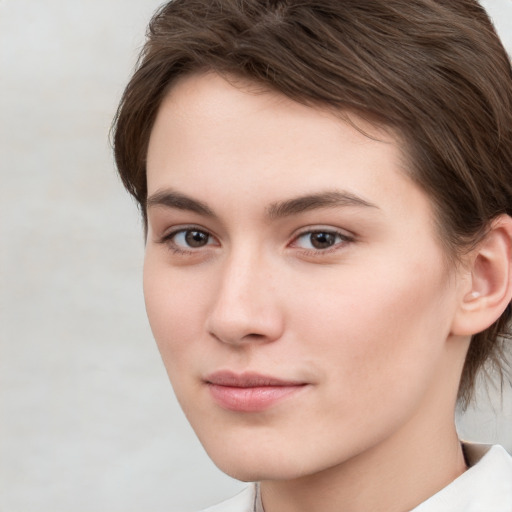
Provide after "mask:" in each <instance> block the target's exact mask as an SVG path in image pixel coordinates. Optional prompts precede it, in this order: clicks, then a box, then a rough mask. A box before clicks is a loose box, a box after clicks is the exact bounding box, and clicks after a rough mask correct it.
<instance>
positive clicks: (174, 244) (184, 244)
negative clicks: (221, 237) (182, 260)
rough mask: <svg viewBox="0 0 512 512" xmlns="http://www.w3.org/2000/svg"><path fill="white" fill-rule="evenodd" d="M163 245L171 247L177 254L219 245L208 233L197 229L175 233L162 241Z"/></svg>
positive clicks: (186, 229) (181, 230)
mask: <svg viewBox="0 0 512 512" xmlns="http://www.w3.org/2000/svg"><path fill="white" fill-rule="evenodd" d="M162 243H165V244H168V245H170V247H171V248H172V249H173V250H174V251H176V252H187V251H190V250H194V249H201V248H202V247H206V246H208V245H217V241H216V240H215V238H214V237H213V236H212V235H211V234H210V233H208V231H204V230H202V229H197V228H183V229H179V230H176V231H173V232H172V233H169V234H168V235H166V236H165V237H164V238H163V239H162Z"/></svg>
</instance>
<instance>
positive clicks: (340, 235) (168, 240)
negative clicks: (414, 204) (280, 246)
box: [158, 226, 355, 256]
mask: <svg viewBox="0 0 512 512" xmlns="http://www.w3.org/2000/svg"><path fill="white" fill-rule="evenodd" d="M187 232H197V233H201V234H203V235H206V236H207V237H208V238H209V239H215V236H214V235H212V234H211V233H210V232H209V231H208V230H206V229H203V228H201V227H199V226H185V227H180V228H178V229H175V230H173V231H171V232H170V233H167V234H165V235H164V236H163V237H162V238H161V239H160V240H158V243H161V244H163V245H166V246H167V247H168V248H169V249H170V250H171V251H172V252H173V253H174V254H178V255H183V256H186V255H194V254H197V253H198V252H199V251H200V250H201V249H204V248H205V247H208V246H210V245H212V244H210V243H207V244H205V245H203V246H200V247H197V248H193V247H191V248H189V249H186V248H184V247H183V246H180V245H178V244H177V243H176V242H175V237H176V236H177V235H179V234H181V233H183V234H186V233H187ZM315 234H317V235H318V234H322V235H328V236H334V237H335V238H337V239H339V241H338V242H336V243H333V245H331V246H328V247H326V248H324V249H318V248H316V249H315V248H312V249H305V248H302V249H301V248H300V247H297V241H298V240H300V239H301V238H303V237H306V236H308V235H309V236H312V235H315ZM354 240H355V237H354V236H351V235H347V234H346V233H345V232H341V231H338V230H336V229H328V228H326V229H321V228H316V229H311V228H310V229H305V230H303V231H301V232H300V233H298V234H297V235H296V236H294V237H293V239H292V241H291V242H290V243H289V244H288V247H297V248H299V249H301V252H302V253H303V254H304V255H306V256H323V255H327V254H331V253H333V252H336V251H338V250H339V249H340V246H344V245H346V244H347V243H351V242H353V241H354Z"/></svg>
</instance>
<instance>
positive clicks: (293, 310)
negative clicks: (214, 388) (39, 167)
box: [144, 73, 469, 512]
mask: <svg viewBox="0 0 512 512" xmlns="http://www.w3.org/2000/svg"><path fill="white" fill-rule="evenodd" d="M351 117H352V119H353V120H354V121H355V122H356V123H357V125H358V126H360V127H361V128H363V130H365V131H366V132H367V133H368V132H369V133H371V134H372V136H373V137H372V138H369V137H367V136H365V135H363V134H362V133H360V132H359V131H357V130H356V129H354V128H353V127H352V126H350V125H349V124H347V123H346V122H344V121H342V120H340V118H339V116H336V115H335V114H333V113H330V112H328V111H326V110H322V109H319V108H310V107H307V106H304V105H300V104H298V103H295V102H293V101H291V100H289V99H287V98H285V97H283V96H282V95H279V94H277V93H273V92H262V91H257V90H256V89H255V87H253V86H251V84H248V83H245V82H243V81H237V82H236V84H233V83H229V82H228V81H226V80H225V79H223V78H221V77H219V76H218V75H215V74H212V73H210V74H197V75H191V76H188V77H185V78H182V79H181V80H180V81H179V82H178V83H177V84H176V85H175V86H174V87H173V89H172V90H171V91H170V93H169V94H168V96H167V97H166V99H165V100H164V102H163V104H162V106H161V108H160V111H159V114H158V117H157V120H156V123H155V125H154V128H153V131H152V134H151V139H150V144H149V150H148V162H147V180H148V196H149V202H148V205H149V206H148V221H149V227H148V238H147V248H146V257H145V266H144V293H145V299H146V307H147V312H148V316H149V320H150V324H151V327H152V330H153V333H154V336H155V339H156V341H157V344H158V347H159V350H160V352H161V354H162V357H163V360H164V363H165V366H166V368H167V371H168V374H169V377H170V379H171V382H172V384H173V387H174V390H175V392H176V395H177V397H178V400H179V401H180V403H181V405H182V407H183V410H184V412H185V414H186V415H187V417H188V419H189V421H190V423H191V425H192V427H193V428H194V429H195V431H196V433H197V435H198V437H199V439H200V440H201V442H202V443H203V445H204V447H205V449H206V450H207V452H208V453H209V455H210V456H211V457H212V459H213V460H214V462H215V463H216V464H217V465H218V466H219V468H221V469H222V470H223V471H225V472H226V473H228V474H230V475H232V476H234V477H235V478H239V479H241V480H247V481H261V482H262V483H261V489H262V497H263V503H264V507H265V511H266V512H278V511H279V512H289V511H290V512H291V511H302V510H304V511H306V510H309V511H310V510H316V511H325V512H329V511H331V510H332V511H334V510H337V511H339V510H344V511H349V512H359V511H361V512H362V511H367V510H386V511H387V512H393V511H397V512H398V511H405V510H410V509H412V508H413V507H415V506H416V505H418V504H419V503H421V502H423V501H424V500H425V499H427V498H428V497H429V496H431V495H432V494H434V493H435V492H437V491H438V490H440V489H441V488H443V487H444V486H446V485H447V484H448V483H450V482H451V481H452V480H454V479H455V478H456V477H457V476H459V475H460V474H461V473H462V472H463V471H464V470H465V465H464V459H463V455H462V452H461V448H460V444H459V442H458V439H457V435H456V431H455V426H454V420H453V415H454V408H455V402H456V394H457V388H458V382H459V378H460V374H461V371H462V366H463V361H464V357H465V354H466V351H467V348H468V343H469V335H458V334H457V333H455V332H454V330H453V324H454V319H455V318H456V317H457V312H458V310H459V307H460V304H461V302H462V301H463V298H464V297H465V296H466V294H467V293H468V289H469V288H468V286H469V284H468V281H469V277H468V273H467V272H465V271H464V270H463V267H460V268H453V267H452V266H451V265H450V264H449V263H448V260H447V258H446V254H445V253H444V250H443V248H442V244H441V243H440V241H439V237H438V235H437V233H436V228H435V223H434V217H433V211H432V207H431V204H430V201H429V199H428V197H427V196H426V195H425V193H424V192H423V191H422V190H420V189H419V188H418V187H417V186H416V185H415V184H414V183H413V182H412V181H411V179H409V178H408V176H407V174H406V161H407V159H406V158H405V156H404V153H403V151H402V148H401V145H400V141H399V140H398V138H397V137H396V136H394V135H393V134H392V133H389V131H385V130H383V129H379V128H376V127H375V126H370V125H368V124H366V123H365V122H364V121H363V120H361V119H358V118H357V117H356V116H351ZM326 193H327V194H328V195H327V196H326ZM335 194H338V195H335ZM311 195H320V196H322V200H323V202H322V201H319V200H318V198H317V200H316V203H315V201H312V200H309V202H308V201H302V202H297V201H295V202H293V203H292V202H291V201H292V200H294V199H296V198H301V197H304V196H311ZM326 197H327V198H328V199H326ZM327 203H329V204H327ZM305 205H307V206H305ZM187 230H188V231H187ZM198 232H199V233H198ZM312 232H315V233H320V234H317V235H312V234H311V233H312ZM194 234H195V238H194ZM319 240H320V241H321V242H326V240H327V242H328V243H324V245H321V244H320V245H321V247H320V246H319V244H318V241H319ZM190 241H192V242H193V245H195V246H194V247H191V246H190V243H189V242H190ZM202 244H203V245H202ZM329 244H330V245H329ZM218 370H230V371H232V372H235V373H237V374H240V373H243V372H247V371H251V372H257V373H260V374H265V375H270V376H273V377H276V378H279V379H282V380H286V381H293V382H300V383H301V384H304V385H303V386H302V387H301V388H300V390H299V391H298V392H294V393H292V394H291V395H290V396H289V397H287V398H285V399H284V400H281V401H279V402H277V403H276V404H273V405H272V406H271V407H269V408H267V409H265V410H263V411H259V412H240V411H233V410H227V409H226V408H224V407H221V406H219V404H218V403H217V402H216V401H215V400H214V399H213V398H212V393H211V389H210V387H209V385H208V384H207V383H206V382H205V381H206V380H207V377H208V376H209V375H211V373H212V372H215V371H218Z"/></svg>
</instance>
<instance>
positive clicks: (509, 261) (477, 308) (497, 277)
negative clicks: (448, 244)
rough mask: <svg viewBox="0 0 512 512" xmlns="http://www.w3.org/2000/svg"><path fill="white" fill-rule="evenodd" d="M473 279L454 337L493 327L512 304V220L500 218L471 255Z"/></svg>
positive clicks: (467, 286)
mask: <svg viewBox="0 0 512 512" xmlns="http://www.w3.org/2000/svg"><path fill="white" fill-rule="evenodd" d="M467 263H468V267H467V268H466V270H468V272H469V279H468V281H467V282H466V283H465V287H464V289H463V290H462V291H461V300H460V304H459V307H458V310H457V312H456V315H455V317H454V321H453V324H452V331H451V332H452V334H454V335H460V336H467V335H473V334H477V333H479V332H482V331H484V330H485V329H487V327H489V326H491V325H492V324H493V323H494V322H495V321H496V320H497V319H498V318H499V317H500V316H501V314H502V313H503V312H504V311H505V309H506V307H507V306H508V305H509V304H510V301H511V300H512V218H511V217H510V216H508V215H500V216H499V217H497V218H496V219H494V220H493V222H492V223H491V226H490V229H489V231H488V232H487V234H486V235H485V237H484V239H483V240H482V241H481V242H480V243H479V244H478V246H477V247H476V248H475V249H473V250H472V251H471V252H470V254H468V259H467Z"/></svg>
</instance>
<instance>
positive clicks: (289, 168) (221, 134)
mask: <svg viewBox="0 0 512 512" xmlns="http://www.w3.org/2000/svg"><path fill="white" fill-rule="evenodd" d="M351 124H352V126H351ZM348 149H350V151H348ZM383 157H385V158H386V160H387V161H389V162H390V163H391V162H392V163H393V166H394V167H395V168H396V169H397V170H398V169H400V168H403V167H404V164H403V161H404V160H405V159H404V158H403V152H402V149H401V145H400V143H399V140H398V137H397V136H395V134H393V133H392V132H391V131H390V130H388V129H385V128H384V127H380V126H377V125H375V124H370V122H368V121H365V120H363V119H362V118H360V117H358V116H356V115H355V114H351V113H347V112H342V113H339V112H333V110H332V109H329V108H327V107H325V108H323V107H318V106H315V107H311V106H306V105H304V104H300V103H298V102H295V101H293V100H291V99H289V98H287V97H286V96H284V95H282V94H280V93H278V92H274V91H268V90H263V89H262V88H261V87H260V86H258V85H255V84H253V83H251V82H248V81H245V80H241V79H238V78H232V79H231V78H229V77H228V79H226V78H222V77H220V76H218V75H216V74H214V73H208V74H195V75H188V76H185V77H183V78H181V79H180V80H179V81H178V82H177V83H176V84H175V85H174V87H173V88H172V89H171V90H170V92H169V94H168V95H167V96H166V98H165V99H164V101H163V102H162V105H161V107H160V109H159V112H158V115H157V119H156V121H155V124H154V127H153V130H152V134H151V137H150V142H149V148H148V162H147V164H148V175H149V176H148V178H149V183H148V184H149V185H150V187H151V186H152V185H155V178H156V177H157V176H156V173H155V170H157V169H158V170H160V171H162V170H163V169H167V170H168V172H172V173H173V175H174V178H175V179H179V177H180V175H181V172H180V170H186V173H187V174H189V175H190V173H196V172H197V173H202V176H203V177H204V178H206V177H207V176H209V175H211V174H212V173H213V172H220V171H225V172H227V171H228V170H230V171H232V172H233V179H234V178H236V175H238V176H239V177H241V175H242V173H243V172H246V173H250V172H252V175H253V177H255V178H256V177H257V176H261V177H263V176H264V175H265V174H271V173H272V172H273V174H272V177H273V179H274V180H278V179H283V180H284V179H290V180H296V179H297V178H298V177H299V175H300V176H301V178H302V179H303V180H304V179H306V180H308V181H312V182H314V181H315V180H314V177H315V176H317V175H318V174H319V171H320V170H322V172H324V173H325V172H327V171H329V170H330V171H332V172H335V173H336V174H339V173H340V172H341V173H342V172H343V169H345V170H349V169H350V168H351V167H356V165H359V164H360V163H361V162H360V160H361V159H362V158H364V159H365V161H366V164H367V165H373V164H375V165H379V163H378V161H382V159H383ZM336 161H338V163H339V165H336ZM281 164H285V165H281ZM220 167H222V169H221V168H220ZM185 168H186V169H185ZM266 171H271V173H266ZM159 174H162V172H160V173H159ZM308 176H309V177H310V178H309V179H308V178H307V177H308ZM153 191H154V190H153ZM150 193H151V191H150Z"/></svg>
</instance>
